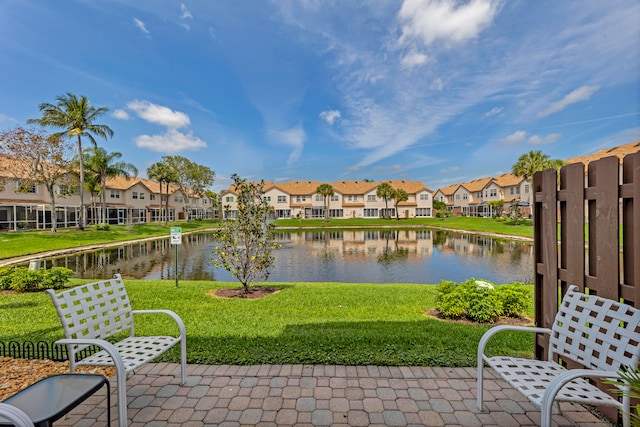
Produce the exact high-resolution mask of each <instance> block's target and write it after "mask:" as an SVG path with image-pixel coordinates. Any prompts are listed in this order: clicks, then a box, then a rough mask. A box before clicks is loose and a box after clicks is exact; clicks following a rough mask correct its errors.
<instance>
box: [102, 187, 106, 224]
mask: <svg viewBox="0 0 640 427" xmlns="http://www.w3.org/2000/svg"><path fill="white" fill-rule="evenodd" d="M102 223H103V224H106V223H107V177H103V178H102Z"/></svg>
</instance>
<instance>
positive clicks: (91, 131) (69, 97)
mask: <svg viewBox="0 0 640 427" xmlns="http://www.w3.org/2000/svg"><path fill="white" fill-rule="evenodd" d="M38 109H39V110H40V113H41V114H42V117H40V118H39V119H29V120H27V123H35V124H38V125H40V126H45V127H52V128H57V129H63V130H62V131H61V132H58V133H56V134H54V135H57V136H62V137H68V138H74V137H75V138H76V140H77V143H78V152H77V153H78V157H80V158H82V153H83V151H82V137H86V138H88V139H89V141H91V143H92V144H93V145H94V146H95V145H97V144H96V140H95V137H94V136H100V137H102V138H104V139H107V138H110V137H112V136H113V131H112V130H111V128H110V127H109V126H107V125H101V124H96V123H95V122H96V120H98V118H100V116H101V115H103V114H104V113H106V112H107V111H109V109H108V108H106V107H100V108H95V107H94V106H92V105H91V103H90V102H89V100H88V99H87V97H86V96H80V97H78V96H76V95H74V94H72V93H69V92H67V93H66V94H64V95H60V96H58V97H57V98H56V104H49V103H47V102H45V103H42V104H40V105H39V106H38ZM84 226H85V212H84V164H83V162H80V221H79V223H78V227H79V228H80V229H81V230H83V229H84Z"/></svg>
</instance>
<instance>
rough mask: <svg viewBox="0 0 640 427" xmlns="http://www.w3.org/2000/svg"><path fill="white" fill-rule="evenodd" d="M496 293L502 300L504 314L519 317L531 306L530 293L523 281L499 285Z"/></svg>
mask: <svg viewBox="0 0 640 427" xmlns="http://www.w3.org/2000/svg"><path fill="white" fill-rule="evenodd" d="M496 293H497V294H498V298H500V301H502V315H503V316H509V317H519V316H521V315H522V313H524V312H525V311H526V310H527V309H528V308H529V293H528V292H527V287H526V285H525V284H524V283H522V282H514V283H511V284H508V285H502V286H498V287H497V288H496Z"/></svg>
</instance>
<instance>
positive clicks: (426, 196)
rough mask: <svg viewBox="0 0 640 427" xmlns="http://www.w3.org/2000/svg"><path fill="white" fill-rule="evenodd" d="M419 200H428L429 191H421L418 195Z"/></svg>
mask: <svg viewBox="0 0 640 427" xmlns="http://www.w3.org/2000/svg"><path fill="white" fill-rule="evenodd" d="M420 200H429V193H422V194H421V195H420Z"/></svg>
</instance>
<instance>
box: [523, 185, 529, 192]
mask: <svg viewBox="0 0 640 427" xmlns="http://www.w3.org/2000/svg"><path fill="white" fill-rule="evenodd" d="M524 192H525V193H528V192H529V184H525V185H524Z"/></svg>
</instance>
